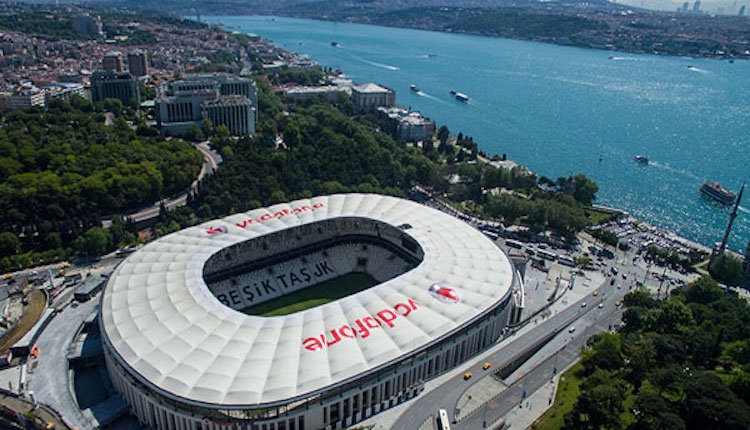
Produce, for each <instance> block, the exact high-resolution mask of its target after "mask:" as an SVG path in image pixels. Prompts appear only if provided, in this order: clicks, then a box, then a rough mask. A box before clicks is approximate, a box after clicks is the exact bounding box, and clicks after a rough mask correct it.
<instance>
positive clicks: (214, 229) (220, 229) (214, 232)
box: [203, 225, 228, 237]
mask: <svg viewBox="0 0 750 430" xmlns="http://www.w3.org/2000/svg"><path fill="white" fill-rule="evenodd" d="M227 231H228V230H227V227H226V226H223V225H212V226H209V227H208V228H207V229H206V231H204V232H203V233H204V234H205V235H206V236H208V237H213V236H218V235H221V234H225V233H226V232H227Z"/></svg>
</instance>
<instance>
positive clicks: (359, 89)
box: [352, 83, 396, 109]
mask: <svg viewBox="0 0 750 430" xmlns="http://www.w3.org/2000/svg"><path fill="white" fill-rule="evenodd" d="M352 101H353V102H354V104H355V105H356V106H357V107H359V108H363V109H366V108H371V107H380V106H384V107H389V106H394V105H395V104H396V92H395V91H393V90H392V89H390V88H386V87H383V86H380V85H378V84H374V83H367V84H364V85H354V86H353V87H352Z"/></svg>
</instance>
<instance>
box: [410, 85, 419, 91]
mask: <svg viewBox="0 0 750 430" xmlns="http://www.w3.org/2000/svg"><path fill="white" fill-rule="evenodd" d="M409 89H410V90H412V91H414V92H415V93H418V92H419V87H418V86H416V85H414V84H411V85H409Z"/></svg>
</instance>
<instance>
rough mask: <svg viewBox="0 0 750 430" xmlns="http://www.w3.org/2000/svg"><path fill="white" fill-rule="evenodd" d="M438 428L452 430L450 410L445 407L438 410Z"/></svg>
mask: <svg viewBox="0 0 750 430" xmlns="http://www.w3.org/2000/svg"><path fill="white" fill-rule="evenodd" d="M438 428H439V429H440V430H451V422H450V421H449V420H448V412H446V411H445V409H440V410H438Z"/></svg>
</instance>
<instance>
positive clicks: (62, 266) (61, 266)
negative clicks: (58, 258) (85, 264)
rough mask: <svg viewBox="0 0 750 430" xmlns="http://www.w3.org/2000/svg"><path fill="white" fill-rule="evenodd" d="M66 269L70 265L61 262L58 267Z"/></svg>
mask: <svg viewBox="0 0 750 430" xmlns="http://www.w3.org/2000/svg"><path fill="white" fill-rule="evenodd" d="M68 267H70V263H68V262H67V261H63V263H62V264H61V265H60V268H61V269H67V268H68Z"/></svg>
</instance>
